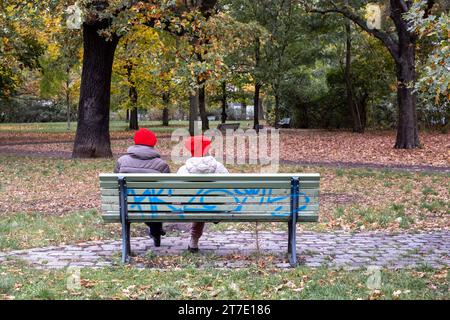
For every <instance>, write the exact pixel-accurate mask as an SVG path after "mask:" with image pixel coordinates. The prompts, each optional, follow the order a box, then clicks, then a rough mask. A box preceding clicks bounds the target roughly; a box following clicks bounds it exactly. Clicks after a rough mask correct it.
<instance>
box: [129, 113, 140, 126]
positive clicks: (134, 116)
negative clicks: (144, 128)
mask: <svg viewBox="0 0 450 320" xmlns="http://www.w3.org/2000/svg"><path fill="white" fill-rule="evenodd" d="M130 130H131V131H137V130H139V113H138V108H133V109H131V112H130Z"/></svg>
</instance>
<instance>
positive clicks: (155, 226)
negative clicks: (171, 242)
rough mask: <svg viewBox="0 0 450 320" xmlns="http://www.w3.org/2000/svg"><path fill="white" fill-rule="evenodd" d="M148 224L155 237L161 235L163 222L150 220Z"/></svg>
mask: <svg viewBox="0 0 450 320" xmlns="http://www.w3.org/2000/svg"><path fill="white" fill-rule="evenodd" d="M146 225H147V226H148V227H149V228H150V233H151V235H152V236H154V237H160V236H161V233H162V230H163V224H162V223H161V222H149V223H146Z"/></svg>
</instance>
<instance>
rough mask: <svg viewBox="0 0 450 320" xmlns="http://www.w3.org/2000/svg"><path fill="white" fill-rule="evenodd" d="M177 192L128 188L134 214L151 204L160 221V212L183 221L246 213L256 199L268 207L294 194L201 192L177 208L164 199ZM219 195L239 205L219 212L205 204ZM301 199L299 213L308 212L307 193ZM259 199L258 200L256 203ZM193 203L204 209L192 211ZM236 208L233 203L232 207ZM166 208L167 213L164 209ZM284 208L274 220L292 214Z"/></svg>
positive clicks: (244, 191) (265, 190)
mask: <svg viewBox="0 0 450 320" xmlns="http://www.w3.org/2000/svg"><path fill="white" fill-rule="evenodd" d="M174 192H175V190H173V189H146V190H145V191H143V192H141V193H139V194H138V193H137V192H136V190H134V189H128V196H132V197H134V201H133V203H132V204H131V205H130V210H131V211H137V212H143V211H144V210H143V208H142V205H144V204H149V206H150V210H149V212H151V214H152V217H153V218H157V217H158V212H160V211H170V212H173V213H175V214H178V215H179V218H181V219H184V218H185V214H188V213H194V212H195V213H227V212H233V213H242V214H243V213H244V212H242V208H243V205H244V204H246V203H248V201H249V200H254V201H253V202H254V203H256V204H260V205H264V204H272V205H273V204H275V205H276V204H277V203H280V202H282V201H284V200H287V199H290V197H291V196H290V195H288V196H279V195H274V194H273V190H272V189H242V190H240V189H234V190H229V189H200V190H198V191H197V193H196V194H195V195H194V196H188V198H189V197H190V198H189V200H188V201H187V202H186V204H184V205H182V206H181V207H180V206H175V205H174V204H173V203H171V202H167V201H166V200H164V198H166V199H167V197H171V196H173V195H174ZM219 194H223V196H228V197H231V198H233V200H234V204H235V205H236V206H235V207H234V208H232V209H230V210H227V211H226V212H224V211H220V212H219V211H217V210H216V209H217V208H218V205H217V204H216V205H213V204H207V203H206V202H205V198H206V197H210V196H211V195H214V196H218V195H219ZM163 196H164V197H163ZM299 197H300V198H301V197H303V198H304V201H303V205H302V206H300V207H299V208H298V213H300V212H301V211H305V210H306V208H307V207H308V204H310V202H311V199H310V197H308V196H307V195H306V194H305V193H300V194H299ZM255 200H256V201H255ZM189 204H191V205H194V204H195V205H196V206H201V208H192V207H191V208H190V207H189ZM231 205H232V204H231ZM161 207H163V208H164V209H166V210H161ZM282 209H283V206H282V205H280V206H279V207H276V208H275V209H274V211H273V212H272V213H271V215H272V216H274V217H288V216H289V215H290V214H291V213H290V212H281V210H282Z"/></svg>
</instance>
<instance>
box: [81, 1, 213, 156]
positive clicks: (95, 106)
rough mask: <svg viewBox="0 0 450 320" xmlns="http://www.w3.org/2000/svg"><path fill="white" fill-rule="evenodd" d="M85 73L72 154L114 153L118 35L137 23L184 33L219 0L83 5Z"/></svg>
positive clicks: (109, 154) (122, 2) (92, 2)
mask: <svg viewBox="0 0 450 320" xmlns="http://www.w3.org/2000/svg"><path fill="white" fill-rule="evenodd" d="M82 4H83V7H82V9H83V11H84V14H83V17H84V20H83V23H82V29H83V50H84V53H83V71H82V75H81V88H80V103H79V108H78V112H79V114H78V127H77V134H76V138H75V143H74V150H73V157H74V158H96V157H111V156H112V152H111V142H110V135H109V109H110V95H111V76H112V66H113V62H114V54H115V50H116V47H117V44H118V43H119V40H120V38H121V37H122V36H123V35H125V34H126V33H127V32H128V31H129V29H130V28H131V27H132V26H133V25H136V24H141V25H146V26H149V27H156V28H160V29H163V30H166V31H168V32H171V33H173V34H177V35H182V34H183V33H184V32H186V31H185V30H186V29H187V27H189V25H190V24H191V23H192V22H193V21H195V20H196V18H197V15H196V14H189V12H194V13H195V12H199V13H200V14H201V15H203V16H205V15H206V16H208V15H211V14H212V13H213V9H214V6H215V4H216V0H203V1H175V2H173V1H140V2H134V1H117V2H115V1H114V2H113V1H106V0H95V1H94V0H91V1H84V2H83V3H82Z"/></svg>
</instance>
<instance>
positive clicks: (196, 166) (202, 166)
mask: <svg viewBox="0 0 450 320" xmlns="http://www.w3.org/2000/svg"><path fill="white" fill-rule="evenodd" d="M185 147H186V149H187V150H189V152H190V153H191V155H192V158H190V159H189V160H187V161H186V164H185V165H184V166H182V167H181V168H180V169H179V170H178V174H181V175H189V174H227V173H229V172H228V170H227V169H226V168H225V167H224V165H223V164H221V163H220V162H218V161H217V160H216V159H214V158H213V157H211V156H206V155H207V153H208V151H209V149H210V147H211V140H209V139H208V138H206V137H204V136H196V137H190V138H188V139H187V140H186V142H185ZM204 229H205V223H202V222H195V223H193V224H192V227H191V241H190V243H189V248H188V250H189V251H190V252H192V253H196V252H198V251H199V247H198V242H199V240H200V238H201V237H202V235H203V230H204Z"/></svg>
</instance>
